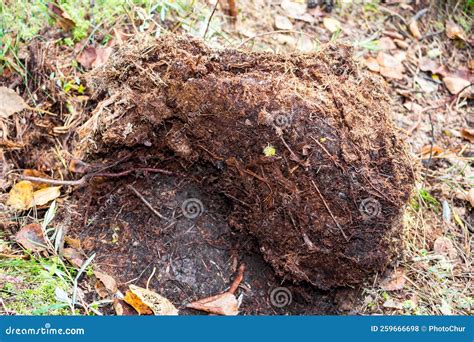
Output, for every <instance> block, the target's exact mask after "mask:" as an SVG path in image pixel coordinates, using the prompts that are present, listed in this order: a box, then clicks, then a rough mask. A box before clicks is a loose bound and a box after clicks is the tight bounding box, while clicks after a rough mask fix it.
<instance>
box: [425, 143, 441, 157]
mask: <svg viewBox="0 0 474 342" xmlns="http://www.w3.org/2000/svg"><path fill="white" fill-rule="evenodd" d="M431 147H432V146H431V145H425V146H423V148H422V149H421V154H422V155H425V156H426V155H430V154H431V153H432V154H433V155H434V156H435V155H438V154H441V153H443V152H444V150H443V149H442V148H441V147H439V146H436V145H433V149H432V148H431Z"/></svg>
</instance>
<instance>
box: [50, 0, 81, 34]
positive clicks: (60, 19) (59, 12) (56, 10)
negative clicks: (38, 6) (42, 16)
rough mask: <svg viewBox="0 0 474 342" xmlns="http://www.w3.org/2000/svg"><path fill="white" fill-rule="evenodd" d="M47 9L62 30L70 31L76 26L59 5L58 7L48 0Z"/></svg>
mask: <svg viewBox="0 0 474 342" xmlns="http://www.w3.org/2000/svg"><path fill="white" fill-rule="evenodd" d="M48 10H49V12H50V13H51V16H52V17H53V18H54V19H56V23H57V24H58V26H59V27H60V28H61V29H62V30H63V31H66V32H67V31H71V30H72V29H73V28H74V27H75V26H76V23H75V22H74V21H73V20H72V19H71V17H70V16H69V15H68V14H67V13H66V12H65V11H64V10H63V9H62V8H61V7H59V5H58V4H55V3H53V2H50V3H49V5H48Z"/></svg>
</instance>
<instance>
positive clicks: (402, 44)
mask: <svg viewBox="0 0 474 342" xmlns="http://www.w3.org/2000/svg"><path fill="white" fill-rule="evenodd" d="M393 42H394V43H395V45H397V46H398V47H399V48H400V49H403V50H407V49H408V48H409V47H410V45H408V43H407V42H405V41H404V40H401V39H394V40H393Z"/></svg>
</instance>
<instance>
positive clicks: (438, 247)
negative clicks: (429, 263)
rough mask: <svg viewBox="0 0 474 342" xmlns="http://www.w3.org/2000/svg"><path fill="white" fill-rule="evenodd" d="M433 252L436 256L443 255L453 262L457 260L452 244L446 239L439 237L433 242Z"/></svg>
mask: <svg viewBox="0 0 474 342" xmlns="http://www.w3.org/2000/svg"><path fill="white" fill-rule="evenodd" d="M433 252H435V253H436V254H438V255H445V256H447V257H448V258H449V259H451V260H454V259H456V258H457V256H458V253H457V252H456V249H455V248H454V245H453V242H452V241H451V240H450V239H448V238H447V237H444V236H440V237H439V238H437V239H436V240H435V242H434V246H433Z"/></svg>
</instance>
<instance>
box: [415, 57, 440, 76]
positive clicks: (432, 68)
mask: <svg viewBox="0 0 474 342" xmlns="http://www.w3.org/2000/svg"><path fill="white" fill-rule="evenodd" d="M418 65H419V66H420V70H421V71H429V72H431V73H433V74H434V73H436V71H437V70H438V69H439V67H440V64H439V63H438V62H436V61H434V60H432V59H430V58H428V57H423V58H422V59H420V62H419V64H418Z"/></svg>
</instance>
